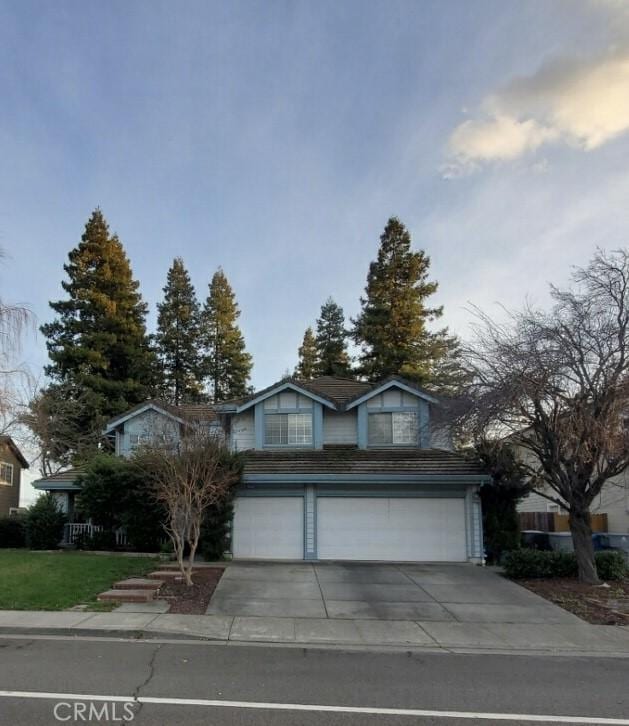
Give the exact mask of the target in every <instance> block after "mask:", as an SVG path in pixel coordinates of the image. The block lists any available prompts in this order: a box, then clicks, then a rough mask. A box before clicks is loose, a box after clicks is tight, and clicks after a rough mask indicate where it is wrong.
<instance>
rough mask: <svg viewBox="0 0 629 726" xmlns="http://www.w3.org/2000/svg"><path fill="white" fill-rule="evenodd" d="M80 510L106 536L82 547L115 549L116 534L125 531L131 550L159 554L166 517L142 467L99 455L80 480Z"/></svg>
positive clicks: (124, 460)
mask: <svg viewBox="0 0 629 726" xmlns="http://www.w3.org/2000/svg"><path fill="white" fill-rule="evenodd" d="M79 485H80V487H81V494H80V496H79V506H80V508H81V510H82V512H83V514H84V515H85V516H86V517H89V518H90V519H91V520H92V522H93V523H94V524H97V525H99V526H102V527H103V528H104V530H105V531H106V532H107V534H105V533H103V534H101V535H99V536H96V537H95V538H94V537H92V538H91V539H90V540H89V541H86V542H85V543H82V544H81V546H83V547H85V548H90V549H108V550H110V549H115V537H114V535H113V531H114V530H116V529H118V528H119V527H124V528H125V529H126V531H127V539H128V541H129V545H130V547H132V548H133V549H136V550H139V551H142V552H156V551H158V550H159V547H160V541H161V539H162V538H163V536H164V529H163V526H162V522H164V521H165V518H166V514H165V512H164V509H163V507H162V506H161V505H160V504H158V503H157V502H156V501H155V498H154V497H153V495H152V492H151V490H150V485H149V483H148V482H147V476H146V474H145V472H144V471H143V470H142V469H141V467H140V466H138V464H136V463H135V462H134V461H128V460H127V459H122V458H120V457H118V456H112V455H110V454H99V455H98V456H95V457H94V458H93V459H92V461H90V463H89V464H88V465H87V467H86V470H85V474H83V476H82V477H81V478H80V480H79Z"/></svg>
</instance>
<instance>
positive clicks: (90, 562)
mask: <svg viewBox="0 0 629 726" xmlns="http://www.w3.org/2000/svg"><path fill="white" fill-rule="evenodd" d="M154 568H155V558H152V557H125V556H120V555H100V554H90V553H83V552H30V551H25V550H0V609H2V610H64V609H66V608H69V607H72V606H73V605H77V604H79V603H95V601H96V595H98V593H99V592H102V591H103V590H106V589H108V588H109V587H111V585H112V583H113V582H116V581H117V580H121V579H124V578H126V577H132V576H137V575H143V574H145V573H147V572H149V571H150V570H151V569H154Z"/></svg>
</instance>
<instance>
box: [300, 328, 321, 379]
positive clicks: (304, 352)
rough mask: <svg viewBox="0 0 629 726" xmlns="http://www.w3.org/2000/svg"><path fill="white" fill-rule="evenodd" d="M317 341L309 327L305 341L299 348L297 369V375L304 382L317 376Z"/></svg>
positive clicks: (305, 334)
mask: <svg viewBox="0 0 629 726" xmlns="http://www.w3.org/2000/svg"><path fill="white" fill-rule="evenodd" d="M317 363H318V359H317V340H316V338H315V336H314V333H313V332H312V328H311V327H310V326H308V327H307V328H306V332H305V333H304V339H303V342H302V344H301V345H300V346H299V363H298V364H297V368H296V369H295V375H296V376H297V377H298V378H301V379H303V380H310V379H311V378H314V377H315V376H316V375H317Z"/></svg>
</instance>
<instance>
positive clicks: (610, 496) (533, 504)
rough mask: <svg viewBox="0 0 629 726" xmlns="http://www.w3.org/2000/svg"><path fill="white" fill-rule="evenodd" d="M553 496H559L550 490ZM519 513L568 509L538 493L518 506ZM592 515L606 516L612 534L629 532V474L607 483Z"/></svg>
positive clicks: (561, 511)
mask: <svg viewBox="0 0 629 726" xmlns="http://www.w3.org/2000/svg"><path fill="white" fill-rule="evenodd" d="M548 493H549V494H550V495H552V496H555V497H556V496H558V495H557V494H556V493H555V492H553V491H552V490H550V489H549V490H548ZM517 510H518V512H544V513H550V512H552V513H557V514H565V513H566V508H565V507H560V506H559V504H555V503H554V502H549V501H548V499H546V498H545V497H543V496H541V495H540V494H537V493H534V492H533V493H531V494H529V495H528V496H527V497H525V498H524V499H523V500H522V501H521V502H519V503H518V505H517ZM590 511H591V512H592V514H604V515H605V516H606V519H607V526H606V527H605V530H606V531H607V532H610V533H612V534H627V533H628V532H629V472H625V473H624V474H622V475H621V476H619V477H615V478H614V479H610V480H609V481H608V482H606V483H605V485H604V486H603V489H602V490H601V493H600V494H599V495H598V496H597V497H596V498H595V499H594V502H593V503H592V507H591V509H590Z"/></svg>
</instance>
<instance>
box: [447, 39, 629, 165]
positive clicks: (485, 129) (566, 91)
mask: <svg viewBox="0 0 629 726" xmlns="http://www.w3.org/2000/svg"><path fill="white" fill-rule="evenodd" d="M480 116H481V117H480V118H478V119H469V120H466V121H464V122H463V123H461V124H459V126H457V127H456V128H455V129H454V131H453V132H452V134H451V136H450V139H449V142H448V149H447V155H448V160H449V161H448V165H447V167H446V175H450V176H451V175H453V174H456V173H464V172H466V171H469V170H470V169H473V168H475V167H477V166H478V165H479V164H486V163H492V162H500V161H510V160H513V159H516V158H518V157H521V156H523V155H525V154H527V153H530V152H533V151H535V150H536V149H538V148H539V147H540V146H542V145H543V144H549V143H557V142H564V143H566V144H570V145H572V146H574V147H578V148H581V149H583V150H585V151H591V150H592V149H596V148H597V147H599V146H601V145H603V144H605V143H607V142H608V141H611V140H612V139H614V138H616V137H617V136H619V135H621V134H623V133H626V132H627V131H629V50H623V51H615V52H614V53H606V54H605V55H603V56H598V57H596V58H592V59H589V60H581V59H558V60H554V61H551V62H549V63H546V64H544V65H543V66H541V67H540V69H539V70H538V71H537V72H536V73H535V74H533V75H531V76H528V77H525V78H519V79H515V80H514V81H512V82H511V83H510V84H509V85H508V86H506V87H505V88H503V89H501V90H500V91H498V92H497V93H495V94H493V95H491V96H489V97H487V98H486V99H485V100H484V101H483V103H482V104H481V107H480Z"/></svg>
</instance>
